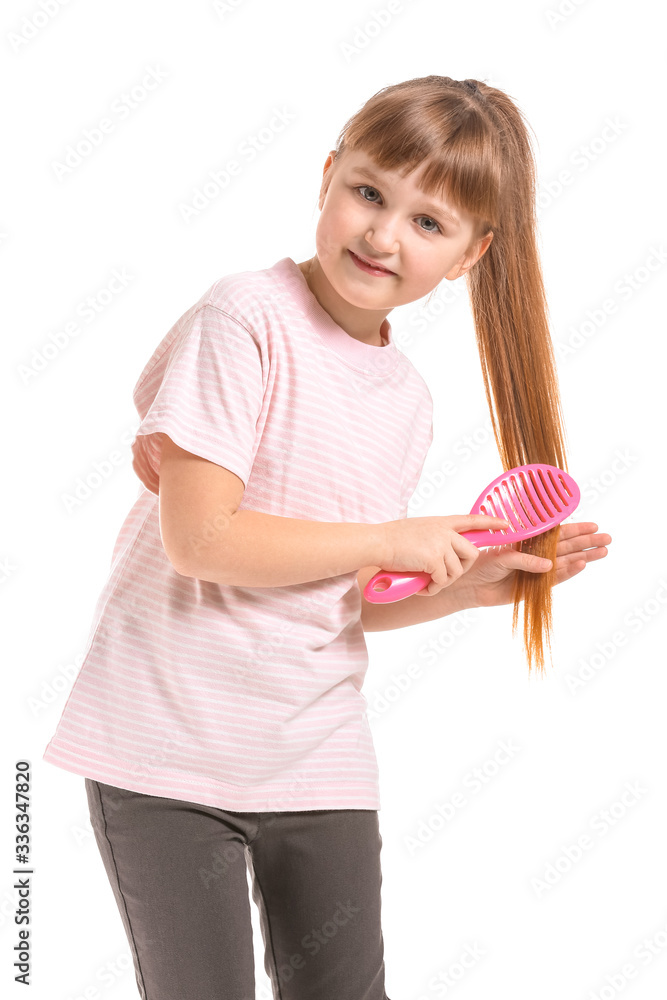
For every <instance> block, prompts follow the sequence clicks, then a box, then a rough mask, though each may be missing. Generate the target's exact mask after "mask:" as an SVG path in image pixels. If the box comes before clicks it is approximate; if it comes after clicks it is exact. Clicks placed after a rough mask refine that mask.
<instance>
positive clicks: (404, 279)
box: [313, 149, 493, 319]
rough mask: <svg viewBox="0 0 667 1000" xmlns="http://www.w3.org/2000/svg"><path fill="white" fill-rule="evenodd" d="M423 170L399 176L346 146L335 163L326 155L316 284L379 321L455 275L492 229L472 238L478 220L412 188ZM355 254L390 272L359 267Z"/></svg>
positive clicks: (461, 271) (472, 260)
mask: <svg viewBox="0 0 667 1000" xmlns="http://www.w3.org/2000/svg"><path fill="white" fill-rule="evenodd" d="M423 169H424V168H423V167H421V168H418V169H417V170H416V171H414V172H413V173H412V174H410V175H409V176H408V177H401V176H400V175H399V174H397V173H395V172H393V171H392V172H388V171H385V170H380V169H379V168H378V167H377V165H376V164H375V162H374V161H372V160H371V159H370V157H369V156H368V155H367V154H366V153H363V152H360V151H351V150H347V149H346V150H345V151H344V152H343V154H342V155H339V156H338V158H337V159H335V160H334V158H333V151H332V152H331V153H330V154H329V156H328V157H327V160H326V163H325V166H324V178H323V181H322V188H321V191H320V201H319V207H320V210H321V215H320V218H319V221H318V225H317V232H316V237H315V240H316V247H317V263H319V268H321V271H322V272H323V274H321V275H319V277H318V279H317V280H318V282H319V284H320V287H321V286H322V283H323V280H324V279H326V281H327V283H328V285H329V286H330V288H329V289H328V294H329V299H331V298H332V293H334V294H335V295H337V296H340V298H341V299H342V300H344V302H346V303H348V304H349V305H350V306H356V307H357V308H358V309H363V310H371V311H372V312H373V313H374V316H375V318H376V319H377V317H378V316H379V315H386V314H387V312H389V311H390V309H392V308H393V307H394V306H399V305H403V304H404V303H406V302H414V301H415V300H417V299H420V298H422V297H423V296H425V295H427V294H428V293H429V292H431V291H433V289H434V288H436V286H437V285H438V284H439V283H440V281H442V279H443V278H448V279H450V280H452V279H454V278H458V277H460V276H461V275H462V274H464V273H465V272H466V271H467V270H469V269H470V268H471V267H472V266H473V264H474V263H475V262H476V261H477V260H479V258H480V257H481V256H482V254H483V253H484V252H485V251H486V249H487V247H488V246H489V244H490V243H491V240H492V239H493V233H489V234H487V235H486V236H485V237H483V238H481V239H478V240H477V241H476V242H475V243H473V236H474V224H475V219H474V218H473V217H472V216H471V215H468V214H467V213H465V212H463V211H461V210H460V209H454V208H453V207H452V206H450V205H448V204H447V203H446V202H444V201H442V200H440V199H437V198H432V197H430V196H428V195H425V194H424V193H423V192H422V191H421V190H420V189H419V187H418V186H417V180H418V179H419V177H420V176H421V172H422V170H423ZM353 254H357V255H361V256H363V257H366V258H370V259H371V260H373V261H375V262H377V263H379V264H382V265H383V266H384V267H385V268H388V269H389V270H390V271H391V272H392V273H391V274H383V275H382V276H378V275H376V274H372V273H369V272H368V271H366V270H362V269H360V268H359V267H358V266H357V264H356V263H355V258H354V256H353ZM313 264H314V266H315V262H313ZM319 268H318V270H319ZM340 305H341V306H342V305H343V303H342V302H341V303H340Z"/></svg>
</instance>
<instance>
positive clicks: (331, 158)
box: [318, 149, 336, 211]
mask: <svg viewBox="0 0 667 1000" xmlns="http://www.w3.org/2000/svg"><path fill="white" fill-rule="evenodd" d="M335 156H336V150H335V149H332V150H330V152H329V155H328V156H327V158H326V160H325V161H324V169H323V171H322V184H321V186H320V197H319V202H318V208H319V210H320V211H322V202H323V201H324V198H325V196H326V193H327V191H328V189H329V184H330V183H331V173H330V171H331V168H332V166H333V164H334V162H335Z"/></svg>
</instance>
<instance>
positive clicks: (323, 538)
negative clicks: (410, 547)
mask: <svg viewBox="0 0 667 1000" xmlns="http://www.w3.org/2000/svg"><path fill="white" fill-rule="evenodd" d="M244 488H245V487H244V483H243V481H242V480H241V479H240V478H239V477H238V476H236V475H235V474H234V473H233V472H231V471H229V470H228V469H225V468H223V467H222V466H220V465H216V464H215V463H214V462H209V461H207V460H206V459H204V458H200V457H199V456H198V455H194V454H192V453H191V452H188V451H185V450H184V449H183V448H180V447H179V446H178V445H177V444H175V443H174V442H173V441H172V440H171V438H169V437H168V436H167V435H166V434H164V435H163V437H162V451H161V458H160V477H159V498H160V534H161V538H162V544H163V547H164V550H165V552H166V554H167V557H168V559H169V561H170V562H171V564H172V565H173V566H174V569H176V571H177V572H178V573H181V574H182V575H183V576H190V577H195V578H196V579H198V580H208V581H210V582H211V583H219V584H226V585H229V586H236V587H287V586H290V585H292V584H298V583H309V582H310V581H312V580H323V579H326V578H328V577H334V576H340V575H342V574H344V573H350V572H356V571H358V569H359V567H360V566H366V565H368V564H370V563H372V562H374V561H378V562H381V561H382V558H383V554H384V530H383V525H382V524H357V523H355V522H345V523H340V522H328V521H306V520H300V519H298V518H291V517H281V516H279V515H275V514H264V513H261V512H260V511H255V510H238V505H239V503H240V502H241V499H242V497H243V491H244Z"/></svg>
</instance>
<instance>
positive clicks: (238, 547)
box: [178, 509, 384, 587]
mask: <svg viewBox="0 0 667 1000" xmlns="http://www.w3.org/2000/svg"><path fill="white" fill-rule="evenodd" d="M186 551H187V559H186V560H185V562H184V563H183V564H182V565H181V566H179V567H178V570H179V572H180V573H182V575H184V576H191V577H196V578H197V579H199V580H208V581H210V582H211V583H219V584H226V585H230V586H236V587H288V586H290V585H292V584H298V583H309V582H311V581H312V580H323V579H325V578H327V577H334V576H340V575H342V574H344V573H351V572H356V571H358V570H359V569H360V568H361V567H363V566H368V565H369V564H370V563H379V562H381V561H382V555H383V552H384V533H383V525H382V524H357V523H354V522H342V523H341V522H330V521H306V520H303V521H302V520H299V519H297V518H291V517H281V516H278V515H276V514H264V513H262V512H260V511H254V510H243V509H242V510H236V511H235V512H234V513H233V514H231V515H230V514H229V513H228V512H226V511H224V510H221V511H220V516H219V517H217V518H215V519H213V520H212V521H211V522H207V523H206V524H204V525H202V526H201V530H199V531H196V532H193V533H191V534H190V536H189V538H188V539H187V545H186Z"/></svg>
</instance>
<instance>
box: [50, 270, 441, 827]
mask: <svg viewBox="0 0 667 1000" xmlns="http://www.w3.org/2000/svg"><path fill="white" fill-rule="evenodd" d="M380 332H381V335H382V338H383V341H384V344H383V346H373V345H370V344H365V343H363V342H361V341H359V340H356V339H355V338H354V337H352V336H350V335H349V334H348V333H346V332H345V330H343V328H342V327H340V326H339V325H338V324H337V323H335V322H334V321H333V319H332V318H331V317H330V316H329V314H328V313H327V312H326V311H325V310H324V308H323V307H322V306H321V305H320V304H319V302H318V301H317V299H316V298H315V296H314V295H313V293H312V292H311V290H310V288H309V286H308V284H307V282H306V279H305V277H304V276H303V274H302V273H301V270H300V269H299V267H298V265H297V264H296V263H295V262H294V261H293V260H292V259H291V258H290V257H284V258H282V260H279V261H278V262H277V263H276V264H274V265H273V266H272V267H269V268H266V269H264V270H258V271H242V272H239V273H236V274H231V275H227V276H225V277H222V278H220V279H219V280H218V281H216V282H215V283H214V284H213V285H212V286H211V287H210V288H209V289H208V290H207V291H206V292H205V293H204V294H203V295H202V297H201V298H200V299H199V301H198V302H196V303H195V304H194V305H193V306H191V308H190V309H188V310H187V312H185V313H184V314H183V315H182V316H181V318H180V319H179V320H178V321H177V322H176V323H175V324H174V326H173V327H172V328H171V330H170V331H169V332H168V333H167V335H166V336H165V337H164V339H163V340H162V341H161V343H160V344H159V345H158V347H157V349H156V350H155V352H154V353H153V355H152V356H151V357H150V359H149V360H148V362H147V364H146V366H145V368H144V370H143V371H142V373H141V375H140V377H139V380H138V382H137V384H136V386H135V389H134V395H133V398H134V402H135V405H136V408H137V410H138V413H139V417H140V419H141V423H140V425H139V428H138V430H137V433H136V436H135V438H134V440H133V442H132V452H133V459H134V460H133V468H134V470H135V472H136V473H137V475H138V477H139V479H140V480H141V482H142V484H143V487H142V488H141V491H140V494H139V495H138V497H137V500H136V502H135V503H134V505H133V507H132V508H131V510H130V512H129V514H128V515H127V517H126V518H125V521H124V523H123V524H122V526H121V528H120V532H119V534H118V538H117V540H116V543H115V545H114V550H113V556H112V563H111V570H110V575H109V578H108V580H107V582H106V583H105V585H104V587H103V589H102V592H101V593H100V595H99V598H98V602H97V606H96V609H95V614H94V621H93V623H92V625H91V629H90V633H89V637H88V640H87V643H86V651H85V656H84V660H83V663H82V666H81V669H80V671H79V674H78V675H77V677H76V680H75V682H74V686H73V688H72V691H71V692H70V694H69V697H68V699H67V702H66V704H65V707H64V709H63V712H62V715H61V718H60V721H59V723H58V726H57V729H56V731H55V733H54V735H53V737H52V739H51V740H50V742H49V744H48V745H47V747H46V751H45V753H44V755H43V759H44V760H46V761H48V762H49V763H51V764H54V765H56V766H58V767H62V768H64V769H65V770H68V771H72V772H74V773H75V774H80V775H83V776H85V777H89V778H93V779H95V780H98V781H102V782H104V783H106V784H111V785H116V786H118V787H120V788H127V789H130V790H132V791H137V792H144V793H148V794H151V795H160V796H165V797H168V798H176V799H183V800H187V801H192V802H199V803H203V804H205V805H211V806H217V807H219V808H225V809H232V810H236V811H253V812H265V811H268V812H272V811H286V810H304V809H306V810H307V809H350V808H357V809H379V808H380V797H379V784H378V772H377V760H376V756H375V751H374V747H373V741H372V736H371V732H370V728H369V724H368V718H367V714H366V707H367V702H366V699H365V697H364V695H363V694H362V690H361V688H362V685H363V682H364V677H365V674H366V669H367V665H368V655H367V648H366V642H365V639H364V632H363V628H362V624H361V620H360V616H361V602H362V597H361V593H360V590H359V585H358V582H357V576H356V572H351V573H345V574H342V575H340V576H334V577H329V578H326V579H322V580H314V581H312V582H309V583H302V584H297V585H294V586H286V587H237V586H228V585H224V586H223V585H220V584H217V583H211V582H208V581H205V580H199V579H196V578H193V577H186V576H182V575H181V574H179V573H177V572H176V570H175V569H174V567H173V566H172V564H171V563H170V561H169V559H168V558H167V556H166V554H165V551H164V548H163V546H162V541H161V536H160V526H159V500H158V488H159V470H160V449H161V436H160V435H161V434H162V433H164V434H167V435H168V436H169V437H170V438H171V439H172V440H173V441H174V442H175V443H176V444H177V445H180V447H181V448H185V449H186V450H187V451H190V452H193V453H194V454H195V455H199V456H201V457H202V458H205V459H208V460H209V461H211V462H215V463H216V464H217V465H221V466H223V467H224V468H226V469H229V470H230V471H231V472H234V473H235V474H236V475H237V476H239V477H240V478H241V480H242V481H243V483H244V485H245V492H244V494H243V498H242V501H241V503H240V509H249V510H257V511H262V512H264V513H266V514H276V515H280V516H283V517H290V518H302V519H305V520H310V521H336V522H340V521H347V522H349V521H354V522H357V523H364V524H370V523H379V522H383V521H390V520H396V519H398V518H402V517H405V516H407V507H408V501H409V499H410V497H411V495H412V493H413V492H414V490H415V488H416V486H417V483H418V481H419V477H420V474H421V471H422V467H423V464H424V460H425V458H426V454H427V451H428V448H429V445H430V443H431V440H432V399H431V396H430V393H429V391H428V388H427V386H426V383H425V381H424V379H423V378H422V377H421V375H420V374H419V373H418V372H417V370H416V369H415V367H414V366H413V365H412V363H411V362H410V361H409V360H408V358H407V357H406V356H405V355H404V354H403V353H402V352H401V351H399V350H398V348H397V347H396V345H395V344H394V342H393V340H392V336H391V326H390V324H389V322H388V320H386V319H385V320H384V321H383V323H382V327H381V331H380ZM214 513H215V512H214ZM214 522H215V516H214V515H212V524H211V525H210V530H211V531H212V532H213V533H214V532H215V530H216V525H215V523H214ZM202 530H203V531H204V532H205V531H206V530H207V528H206V526H204V527H203V528H202Z"/></svg>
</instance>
